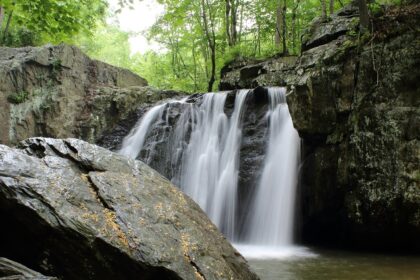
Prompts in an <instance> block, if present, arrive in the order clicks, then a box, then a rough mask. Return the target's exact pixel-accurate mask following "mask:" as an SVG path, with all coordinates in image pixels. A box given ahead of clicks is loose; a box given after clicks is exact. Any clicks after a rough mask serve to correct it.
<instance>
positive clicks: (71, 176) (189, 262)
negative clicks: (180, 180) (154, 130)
mask: <svg viewBox="0 0 420 280" xmlns="http://www.w3.org/2000/svg"><path fill="white" fill-rule="evenodd" d="M0 218H1V220H2V223H3V227H2V230H1V231H0V256H3V257H7V258H9V259H12V260H14V261H17V262H19V263H21V264H23V265H25V266H28V267H29V268H31V269H34V270H36V271H39V272H41V273H44V274H46V275H51V276H55V277H58V278H60V279H139V278H141V279H244V280H246V279H257V276H255V275H254V274H253V273H252V272H251V271H250V270H249V268H248V265H247V263H246V261H245V260H244V258H243V257H242V256H241V255H240V254H239V253H238V252H237V251H236V250H235V249H234V248H233V247H232V246H231V245H230V244H229V243H228V242H227V241H226V239H225V238H224V237H223V236H222V235H221V234H220V233H219V232H218V230H217V229H216V227H215V226H214V225H213V224H212V223H211V221H210V220H209V219H208V218H207V217H206V215H205V214H204V213H203V211H202V210H201V209H200V208H199V206H197V205H196V204H195V203H194V202H193V201H192V200H191V199H190V198H188V197H187V196H186V195H184V194H183V193H182V192H181V191H180V190H178V189H177V188H176V187H174V186H173V185H171V183H169V182H168V181H167V180H166V179H164V178H163V177H162V176H161V175H159V174H158V173H157V172H155V171H154V170H153V169H151V168H150V167H148V166H147V165H145V164H144V163H142V162H140V161H134V160H129V159H127V158H125V157H123V156H120V155H118V154H115V153H112V152H110V151H108V150H106V149H103V148H101V147H98V146H95V145H91V144H88V143H86V142H83V141H81V140H76V139H66V140H57V139H51V138H31V139H28V140H25V141H23V142H21V143H19V145H18V148H10V147H7V146H4V145H0ZM0 266H1V262H0ZM25 279H26V278H25ZM40 279H41V278H40ZM42 279H43V278H42Z"/></svg>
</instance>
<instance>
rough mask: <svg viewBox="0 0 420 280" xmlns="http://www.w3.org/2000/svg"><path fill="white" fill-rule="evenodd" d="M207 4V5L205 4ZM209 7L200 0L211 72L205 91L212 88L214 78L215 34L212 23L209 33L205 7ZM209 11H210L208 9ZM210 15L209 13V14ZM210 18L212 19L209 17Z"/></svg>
mask: <svg viewBox="0 0 420 280" xmlns="http://www.w3.org/2000/svg"><path fill="white" fill-rule="evenodd" d="M206 4H207V5H206ZM207 7H209V5H208V2H207V1H206V2H204V0H201V8H202V17H203V25H204V32H205V34H206V38H207V42H208V47H209V49H210V59H211V73H210V80H209V84H208V87H207V91H208V92H211V91H212V90H213V84H214V82H215V80H216V35H215V33H214V25H213V24H212V26H211V27H212V30H211V34H210V26H209V19H208V18H207V12H206V8H207ZM209 12H211V11H210V10H209ZM210 17H211V14H210ZM210 20H212V19H211V18H210Z"/></svg>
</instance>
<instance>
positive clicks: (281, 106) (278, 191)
mask: <svg viewBox="0 0 420 280" xmlns="http://www.w3.org/2000/svg"><path fill="white" fill-rule="evenodd" d="M249 93H250V91H249V90H240V91H238V92H237V93H236V95H235V102H234V107H233V111H232V112H231V113H230V114H227V113H226V111H227V108H226V102H227V98H228V94H229V93H228V92H221V93H207V94H204V95H203V96H202V97H201V99H200V101H197V100H196V101H195V102H185V101H186V99H184V100H182V101H181V102H182V103H184V105H185V106H184V107H183V109H182V110H181V112H180V115H179V116H178V117H177V120H176V123H175V124H172V125H169V122H170V121H169V119H168V116H167V115H166V119H165V118H164V113H165V111H166V110H170V106H167V104H170V103H171V102H177V101H171V102H169V103H167V104H162V105H157V106H155V107H154V108H152V109H150V110H149V111H148V112H147V113H146V114H145V115H144V117H143V118H142V119H140V120H139V122H138V123H137V125H136V126H135V127H134V128H133V129H132V131H131V132H130V133H129V135H128V136H127V137H126V138H125V139H124V141H123V143H122V148H121V150H120V151H119V152H120V153H121V154H124V155H127V156H131V157H133V158H136V157H137V156H138V155H139V154H140V152H141V151H142V149H143V148H144V146H145V144H146V142H147V141H148V140H147V139H148V137H149V136H148V134H150V131H151V130H152V127H153V126H154V124H155V123H156V122H162V121H163V122H166V123H167V125H165V135H164V136H161V138H162V137H164V138H165V139H161V140H162V141H166V142H167V143H166V146H165V150H164V152H160V153H161V154H164V157H165V161H166V162H169V165H170V166H171V169H173V170H172V171H171V172H170V173H171V176H170V177H171V178H169V179H171V180H172V182H174V183H175V184H176V185H178V186H179V187H180V188H181V189H182V190H183V191H184V192H185V193H187V194H188V195H189V196H190V197H191V198H192V199H194V200H195V201H196V202H197V203H198V204H199V205H200V207H201V208H202V209H203V210H204V211H205V212H206V213H207V215H208V216H209V217H210V219H211V220H212V221H213V222H214V223H215V224H216V225H217V226H218V228H219V229H220V230H221V231H222V232H223V233H224V234H225V236H226V237H227V238H229V239H230V240H231V241H234V242H242V245H238V248H239V250H240V251H241V252H245V254H247V252H248V251H249V250H250V248H249V245H252V246H258V248H270V249H274V250H279V248H283V247H287V246H290V245H292V242H293V219H294V204H295V189H296V184H297V167H298V158H299V143H300V140H299V136H298V134H297V132H296V130H295V129H294V128H293V124H292V120H291V117H290V114H289V110H288V107H287V103H286V96H285V89H284V88H269V89H268V100H269V106H268V112H267V114H266V120H267V122H268V129H267V139H268V141H267V147H266V152H265V158H264V163H263V165H262V166H256V168H257V169H259V170H260V176H259V179H258V180H257V182H258V183H257V186H256V188H254V189H255V191H254V194H253V196H252V199H251V201H250V202H249V205H246V207H247V208H248V209H249V215H248V217H247V219H245V220H246V225H245V226H244V227H242V228H243V229H245V232H243V233H241V234H239V232H238V228H239V227H238V220H239V218H238V216H239V215H238V213H237V210H238V209H237V207H238V174H239V168H240V166H239V157H240V155H239V153H240V146H241V139H242V122H243V118H244V114H245V111H246V100H247V97H248V96H249ZM166 128H169V129H170V128H172V130H171V131H170V132H168V129H166ZM153 141H155V140H153ZM153 147H154V146H153V145H152V148H151V149H154V148H153ZM143 160H145V161H146V162H148V161H152V163H153V159H150V158H145V159H144V158H143ZM148 163H149V162H148ZM239 236H244V238H241V239H239ZM253 248H254V247H253ZM252 250H254V249H251V251H252ZM257 254H259V253H257ZM251 255H252V253H251Z"/></svg>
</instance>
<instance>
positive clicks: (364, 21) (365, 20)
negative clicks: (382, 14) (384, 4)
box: [358, 0, 369, 29]
mask: <svg viewBox="0 0 420 280" xmlns="http://www.w3.org/2000/svg"><path fill="white" fill-rule="evenodd" d="M358 4H359V14H360V26H361V27H362V29H368V27H369V14H368V8H367V4H366V0H358Z"/></svg>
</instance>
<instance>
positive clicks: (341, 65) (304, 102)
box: [221, 4, 420, 251]
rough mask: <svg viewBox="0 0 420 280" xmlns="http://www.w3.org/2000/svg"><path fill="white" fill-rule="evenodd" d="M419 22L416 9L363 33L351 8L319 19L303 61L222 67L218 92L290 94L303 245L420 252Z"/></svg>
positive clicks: (394, 13)
mask: <svg viewBox="0 0 420 280" xmlns="http://www.w3.org/2000/svg"><path fill="white" fill-rule="evenodd" d="M419 19H420V5H419V4H414V5H410V6H405V7H402V8H397V9H394V10H393V9H390V10H388V11H387V12H386V13H385V14H383V15H380V16H377V17H376V18H374V21H373V28H374V29H373V32H372V33H371V34H369V33H360V32H359V29H358V24H359V22H358V14H357V8H355V7H352V6H348V7H346V8H344V9H343V10H341V11H338V12H337V13H336V14H335V15H333V16H332V17H331V20H330V21H327V22H323V21H320V20H316V21H314V23H313V24H312V27H311V28H310V30H309V31H308V33H307V34H305V35H304V40H303V46H302V54H301V55H300V56H299V57H275V58H272V59H269V60H267V61H258V62H255V61H254V62H251V63H248V64H246V63H244V62H243V61H242V62H240V63H237V64H236V65H235V64H232V65H228V66H226V67H225V72H223V73H222V81H221V86H222V88H221V89H232V88H249V87H255V86H286V87H287V88H288V104H289V109H290V112H291V114H292V118H293V122H294V126H295V128H296V129H297V130H298V132H299V134H300V136H301V137H302V139H303V150H304V151H303V162H302V168H301V178H302V180H301V184H300V198H301V200H300V205H301V207H300V213H301V215H302V216H301V217H299V220H301V221H302V228H301V232H302V234H303V240H304V241H305V242H310V243H321V244H324V245H332V244H334V243H335V244H340V245H345V246H352V247H357V246H360V247H365V248H367V247H370V248H372V247H378V248H382V249H384V248H387V249H393V248H395V249H407V250H417V251H418V250H420V240H419V239H418V236H420V187H419V186H420V177H419V170H420V155H419V151H418V149H419V148H418V147H419V145H420V144H419V139H420V134H419V131H420V129H419V123H420V121H419V120H420V119H419V118H420V117H419V116H420V109H419V108H420V98H419V96H420V91H419V90H420V79H419V78H420V76H419V69H420V49H419V47H418V46H419V43H420V41H419V33H418V30H416V29H415V28H413V27H414V26H419V24H420V21H419ZM256 69H257V70H256Z"/></svg>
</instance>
